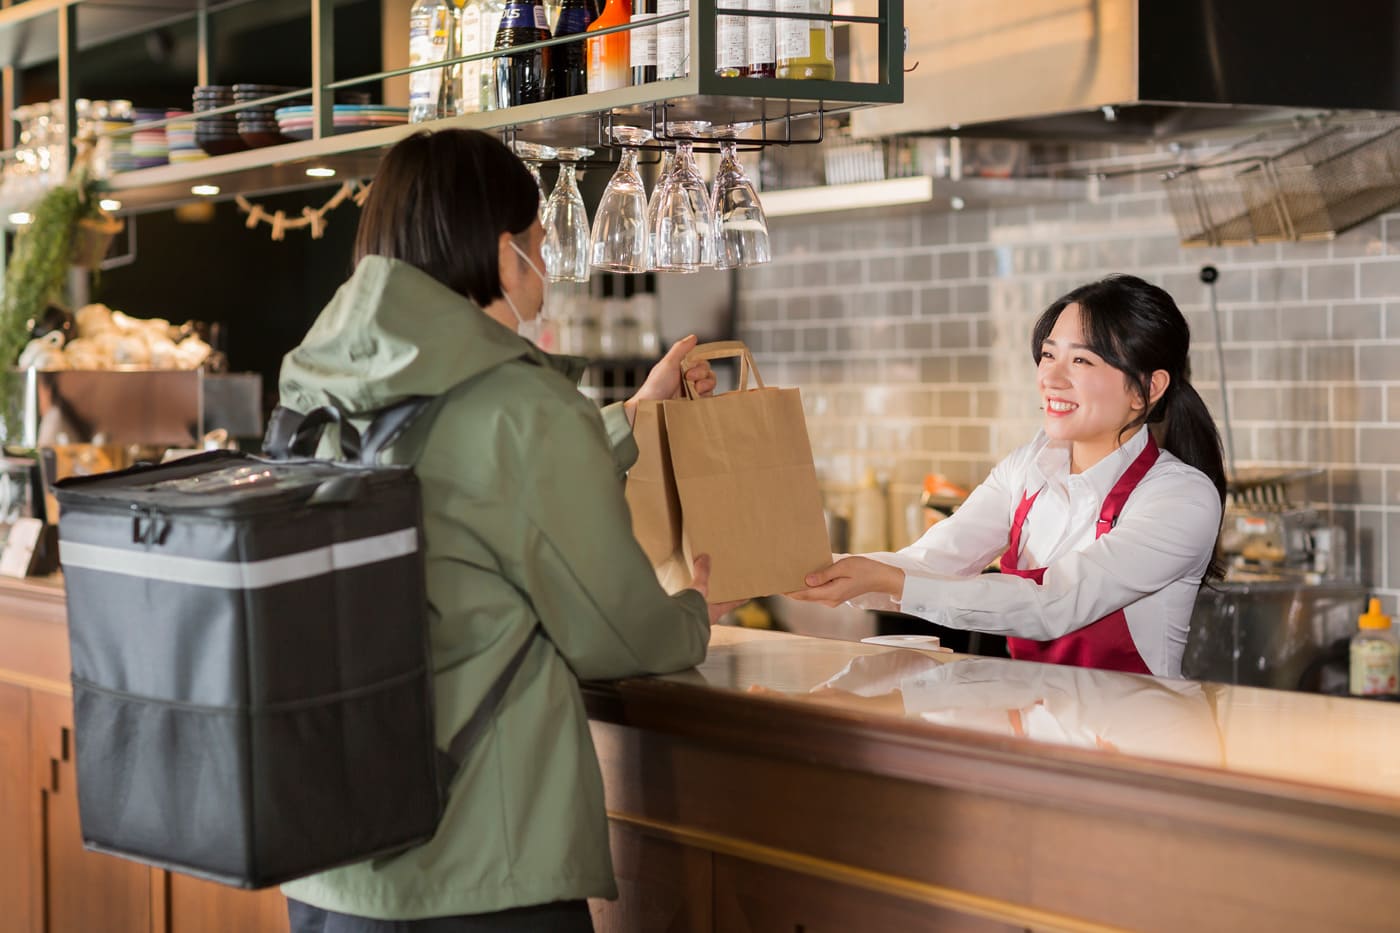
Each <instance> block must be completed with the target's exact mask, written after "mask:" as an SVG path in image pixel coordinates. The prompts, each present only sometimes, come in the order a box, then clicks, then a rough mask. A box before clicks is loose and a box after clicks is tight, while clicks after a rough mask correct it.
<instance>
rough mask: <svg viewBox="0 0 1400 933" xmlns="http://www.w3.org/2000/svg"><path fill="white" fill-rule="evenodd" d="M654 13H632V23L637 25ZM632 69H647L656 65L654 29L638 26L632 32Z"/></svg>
mask: <svg viewBox="0 0 1400 933" xmlns="http://www.w3.org/2000/svg"><path fill="white" fill-rule="evenodd" d="M655 15H656V14H655V13H633V14H632V20H631V21H632V22H634V23H637V22H641V21H643V20H648V19H651V18H652V17H654V16H655ZM631 58H632V61H631V65H632V67H633V68H647V67H651V66H654V65H655V64H656V27H655V26H638V27H637V28H636V29H634V30H632V56H631Z"/></svg>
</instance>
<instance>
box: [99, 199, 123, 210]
mask: <svg viewBox="0 0 1400 933" xmlns="http://www.w3.org/2000/svg"><path fill="white" fill-rule="evenodd" d="M97 206H98V207H100V208H102V209H103V210H104V211H119V210H121V209H122V202H120V201H118V200H117V199H116V198H103V199H102V200H101V201H98V202H97Z"/></svg>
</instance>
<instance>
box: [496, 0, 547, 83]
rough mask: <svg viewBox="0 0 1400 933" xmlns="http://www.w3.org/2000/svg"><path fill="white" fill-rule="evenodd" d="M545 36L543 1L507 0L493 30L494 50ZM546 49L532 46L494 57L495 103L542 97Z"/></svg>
mask: <svg viewBox="0 0 1400 933" xmlns="http://www.w3.org/2000/svg"><path fill="white" fill-rule="evenodd" d="M548 38H549V26H548V25H547V24H546V21H545V18H544V4H542V3H540V2H539V0H509V2H508V3H507V4H506V8H505V10H504V11H503V12H502V13H501V25H500V28H498V29H497V30H496V44H495V49H496V50H497V51H502V50H505V49H510V48H511V47H513V46H517V45H525V44H526V43H529V42H542V41H544V40H545V39H548ZM549 53H550V50H549V49H535V50H534V51H533V52H517V53H515V54H512V55H503V56H501V57H500V58H498V59H496V103H497V104H498V105H499V106H500V107H502V108H504V107H514V106H515V105H516V104H534V103H538V102H539V101H542V100H544V99H545V98H544V90H545V78H546V75H547V74H548V72H549V59H550V55H549Z"/></svg>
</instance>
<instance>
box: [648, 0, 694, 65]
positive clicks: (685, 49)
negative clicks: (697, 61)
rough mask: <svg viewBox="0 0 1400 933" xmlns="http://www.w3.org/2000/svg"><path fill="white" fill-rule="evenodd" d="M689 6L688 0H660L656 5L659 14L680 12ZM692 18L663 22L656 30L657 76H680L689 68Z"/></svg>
mask: <svg viewBox="0 0 1400 933" xmlns="http://www.w3.org/2000/svg"><path fill="white" fill-rule="evenodd" d="M686 8H687V4H686V0H660V2H659V3H658V4H657V6H656V12H657V15H664V14H666V13H679V12H680V11H681V10H684V9H686ZM689 25H690V18H689V17H686V18H685V19H678V20H673V21H671V22H669V23H662V24H661V25H660V26H658V27H657V32H656V77H657V78H660V79H662V80H665V79H666V78H679V77H681V76H682V75H684V74H685V73H686V71H687V70H688V69H687V67H686V65H687V60H688V59H689V57H690V43H689V41H688V40H689V30H688V29H687V28H686V27H687V26H689Z"/></svg>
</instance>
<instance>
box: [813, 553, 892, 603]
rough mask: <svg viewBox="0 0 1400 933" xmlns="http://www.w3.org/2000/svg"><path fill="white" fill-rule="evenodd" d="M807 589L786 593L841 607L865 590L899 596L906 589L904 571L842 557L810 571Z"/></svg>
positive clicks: (863, 559) (873, 561) (861, 558)
mask: <svg viewBox="0 0 1400 933" xmlns="http://www.w3.org/2000/svg"><path fill="white" fill-rule="evenodd" d="M806 583H807V589H805V590H798V591H797V592H795V593H788V594H787V595H788V596H789V597H791V598H792V599H800V600H802V601H803V602H809V603H822V604H824V605H827V606H839V605H841V604H842V603H844V602H846V601H847V600H851V599H855V598H856V597H857V596H864V595H865V594H866V593H884V594H886V595H888V596H893V597H894V598H895V599H898V598H899V597H900V595H901V594H902V593H903V592H904V571H903V570H900V569H899V568H898V567H891V566H890V565H889V564H882V563H880V562H879V561H878V560H871V559H870V558H868V557H843V558H842V559H841V560H838V561H837V562H836V563H834V564H832V565H831V566H830V567H826V568H824V569H822V570H818V571H816V572H815V573H809V574H807V578H806Z"/></svg>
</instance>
